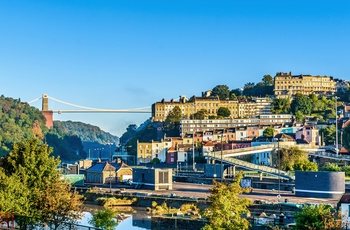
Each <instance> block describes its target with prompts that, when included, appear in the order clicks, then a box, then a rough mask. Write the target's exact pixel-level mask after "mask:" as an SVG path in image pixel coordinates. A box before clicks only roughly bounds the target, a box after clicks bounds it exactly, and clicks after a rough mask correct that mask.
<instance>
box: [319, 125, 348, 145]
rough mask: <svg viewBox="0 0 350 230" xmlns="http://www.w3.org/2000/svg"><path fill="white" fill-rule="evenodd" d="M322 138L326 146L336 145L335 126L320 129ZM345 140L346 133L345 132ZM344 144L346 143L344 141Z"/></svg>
mask: <svg viewBox="0 0 350 230" xmlns="http://www.w3.org/2000/svg"><path fill="white" fill-rule="evenodd" d="M320 136H321V138H322V142H323V144H324V145H334V143H335V125H331V126H328V127H326V128H322V129H320ZM343 138H344V132H343ZM343 143H345V142H344V141H343Z"/></svg>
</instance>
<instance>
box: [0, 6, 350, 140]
mask: <svg viewBox="0 0 350 230" xmlns="http://www.w3.org/2000/svg"><path fill="white" fill-rule="evenodd" d="M349 25H350V1H348V0H343V1H341V0H339V1H323V0H318V1H314V0H309V1H299V0H294V1H281V0H278V1H277V0H276V1H275V0H265V1H261V0H242V1H234V0H227V1H221V0H198V1H197V0H191V1H188V0H176V1H172V0H168V1H164V0H162V1H160V0H159V1H155V0H134V1H132V0H46V1H43V0H35V1H34V0H0V80H1V81H0V94H1V95H4V96H6V97H12V98H15V99H21V101H23V102H30V101H33V100H34V99H37V98H40V97H41V96H42V94H48V95H49V97H52V98H56V99H59V100H61V101H64V102H69V103H71V104H74V105H79V106H85V107H91V108H100V109H134V108H145V109H149V110H150V109H151V105H152V104H153V103H155V102H158V101H161V100H162V99H163V98H164V99H165V100H167V101H169V100H171V99H175V100H177V99H178V98H179V96H180V95H185V96H187V97H188V98H189V97H191V96H193V95H196V96H201V93H202V92H204V91H206V90H210V89H213V88H214V87H215V86H217V85H227V86H228V87H229V88H230V89H236V88H241V87H243V86H244V85H245V84H246V83H248V82H254V83H257V82H259V81H261V79H262V77H263V76H264V75H265V74H270V75H271V76H275V74H276V72H289V71H292V73H293V74H312V75H327V76H334V77H335V78H340V79H345V80H349V79H350V65H349V60H350V43H349V41H350V26H349ZM31 105H32V106H35V107H37V108H39V109H41V101H40V100H37V101H35V102H33V103H31ZM49 107H50V109H53V110H64V109H77V108H76V107H72V106H68V105H66V104H63V103H59V102H57V101H53V100H50V102H49ZM150 117H151V113H149V114H132V113H127V114H125V113H122V114H117V113H108V114H104V113H69V114H54V120H62V121H65V120H72V121H80V122H84V123H87V124H91V125H95V126H98V127H100V128H101V129H102V130H104V131H107V132H110V133H112V134H114V135H117V136H121V135H122V134H123V133H124V132H125V131H126V128H127V127H128V125H130V124H136V125H137V126H139V125H140V124H142V123H143V122H144V121H145V120H147V119H148V118H150Z"/></svg>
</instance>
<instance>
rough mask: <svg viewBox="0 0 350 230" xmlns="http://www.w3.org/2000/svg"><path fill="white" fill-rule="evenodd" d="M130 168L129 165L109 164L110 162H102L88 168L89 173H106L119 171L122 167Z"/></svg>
mask: <svg viewBox="0 0 350 230" xmlns="http://www.w3.org/2000/svg"><path fill="white" fill-rule="evenodd" d="M125 166H126V167H129V166H128V165H126V164H124V163H121V164H118V163H111V164H110V163H108V162H102V163H97V164H95V165H93V166H91V167H90V168H88V169H87V170H86V171H87V172H104V171H118V170H119V169H120V168H121V167H125Z"/></svg>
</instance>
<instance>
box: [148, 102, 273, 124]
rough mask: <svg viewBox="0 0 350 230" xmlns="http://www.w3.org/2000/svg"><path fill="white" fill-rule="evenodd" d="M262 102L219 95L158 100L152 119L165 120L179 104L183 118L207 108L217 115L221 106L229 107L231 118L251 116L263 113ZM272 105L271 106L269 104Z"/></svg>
mask: <svg viewBox="0 0 350 230" xmlns="http://www.w3.org/2000/svg"><path fill="white" fill-rule="evenodd" d="M264 103H271V100H265V101H264ZM261 105H262V103H261V102H260V101H259V102H255V101H237V100H220V99H219V98H218V97H211V96H209V97H195V96H193V97H192V98H191V99H190V100H188V101H187V99H186V98H185V97H183V96H182V97H180V100H179V101H178V102H177V101H174V100H170V101H165V100H164V99H163V100H162V101H161V102H156V103H154V104H153V105H152V120H153V121H155V122H163V121H165V119H166V118H167V116H168V114H169V113H170V112H171V111H172V110H173V109H174V108H175V106H178V107H179V108H180V109H181V112H182V118H183V119H192V118H193V115H194V114H195V113H197V112H198V111H200V110H203V109H204V110H206V111H207V115H208V117H209V116H216V115H217V112H218V109H219V108H220V107H224V108H228V109H229V110H230V112H231V116H230V118H232V119H234V118H249V117H252V116H255V115H259V114H260V113H262V109H261V108H262V107H261ZM269 107H270V106H269Z"/></svg>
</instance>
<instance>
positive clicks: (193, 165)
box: [192, 129, 196, 171]
mask: <svg viewBox="0 0 350 230" xmlns="http://www.w3.org/2000/svg"><path fill="white" fill-rule="evenodd" d="M192 169H193V171H196V165H195V163H194V129H193V132H192Z"/></svg>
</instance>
